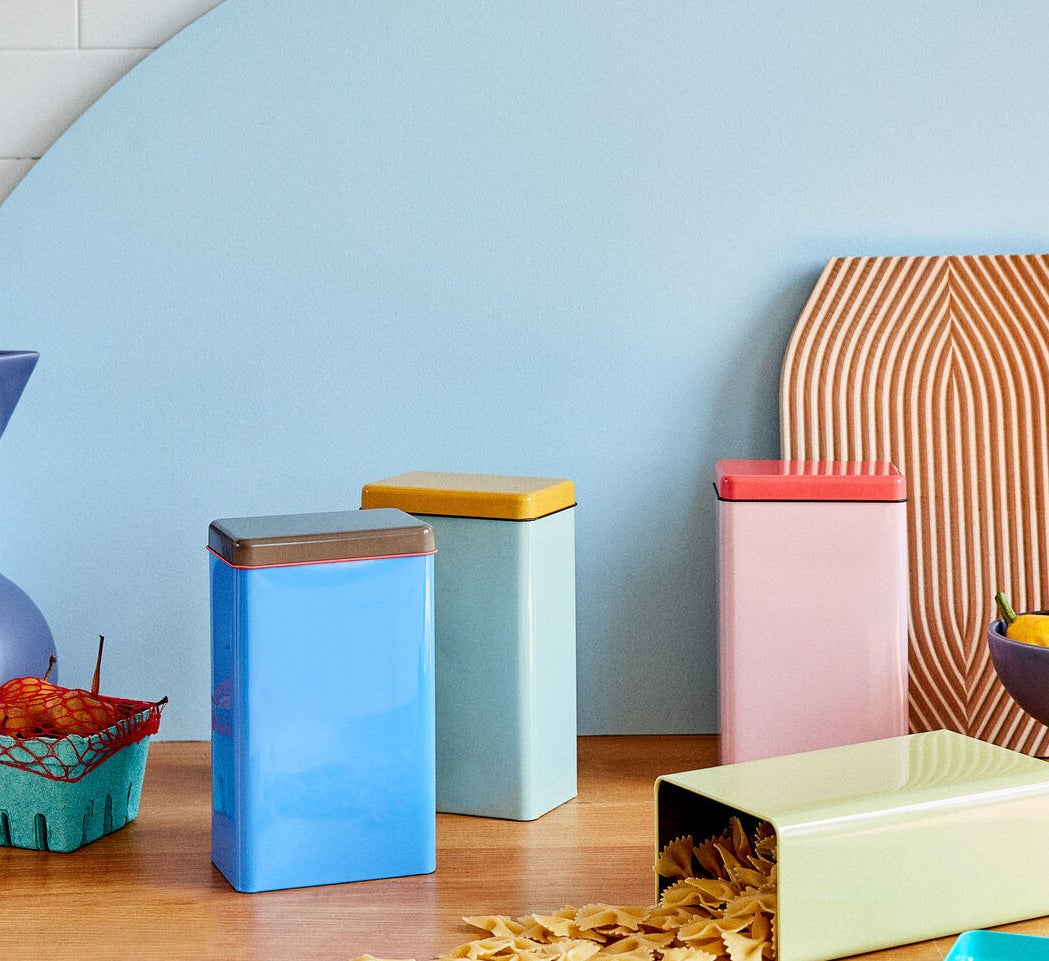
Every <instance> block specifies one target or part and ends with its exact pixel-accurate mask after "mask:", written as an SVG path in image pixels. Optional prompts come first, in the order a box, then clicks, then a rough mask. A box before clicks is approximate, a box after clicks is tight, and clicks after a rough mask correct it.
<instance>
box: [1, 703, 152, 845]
mask: <svg viewBox="0 0 1049 961" xmlns="http://www.w3.org/2000/svg"><path fill="white" fill-rule="evenodd" d="M106 700H109V701H117V700H118V699H116V698H107V699H106ZM165 702H166V701H160V702H158V703H150V702H131V701H122V703H123V704H124V705H127V706H128V707H129V708H130V707H131V706H135V707H136V708H137V710H136V711H135V713H133V714H129V715H128V716H127V717H124V718H121V719H120V720H119V721H117V722H116V723H115V724H113V725H112V726H110V727H108V728H106V729H105V730H103V731H99V732H98V733H95V734H90V735H86V736H81V735H78V734H70V735H67V736H65V737H33V738H14V737H8V736H6V735H0V847H15V848H29V849H32V850H37V851H56V852H70V851H75V850H77V849H78V848H80V847H83V846H84V845H85V844H89V843H90V842H92V841H96V840H98V839H99V838H100V837H103V836H104V835H106V834H110V833H112V832H113V831H116V830H118V829H120V828H122V827H124V825H126V824H128V823H129V822H131V821H133V820H134V819H135V818H136V817H137V816H138V809H139V802H140V799H141V796H142V784H143V780H144V777H145V771H146V758H147V754H148V751H149V740H150V736H151V735H152V734H154V733H156V731H157V730H158V728H159V726H160V712H161V709H162V707H163V705H164V703H165Z"/></svg>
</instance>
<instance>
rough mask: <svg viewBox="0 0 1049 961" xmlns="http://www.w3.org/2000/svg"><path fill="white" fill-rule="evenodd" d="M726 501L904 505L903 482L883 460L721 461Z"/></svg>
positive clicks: (718, 469) (719, 478)
mask: <svg viewBox="0 0 1049 961" xmlns="http://www.w3.org/2000/svg"><path fill="white" fill-rule="evenodd" d="M714 474H715V478H716V479H715V487H716V488H717V492H718V497H720V498H721V499H722V500H727V501H905V500H906V499H907V481H906V480H905V478H904V476H903V475H902V474H901V473H900V472H899V471H898V470H897V469H896V467H895V466H893V465H892V464H890V463H889V462H888V461H842V460H835V461H821V460H720V461H718V462H717V464H716V465H715V467H714Z"/></svg>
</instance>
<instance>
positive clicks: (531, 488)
mask: <svg viewBox="0 0 1049 961" xmlns="http://www.w3.org/2000/svg"><path fill="white" fill-rule="evenodd" d="M574 506H575V485H574V484H573V483H572V482H571V481H570V480H565V479H564V478H560V477H505V476H501V475H497V474H451V473H443V472H441V471H410V472H409V473H407V474H398V475H397V476H396V477H388V478H386V480H381V481H377V482H375V483H374V484H365V485H364V487H363V488H362V489H361V507H397V508H399V509H400V510H402V511H405V512H406V513H408V514H437V515H444V516H449V517H489V518H494V519H497V520H512V521H526V520H534V519H535V518H537V517H545V516H546V515H547V514H553V513H556V512H557V511H560V510H564V509H565V508H566V507H574Z"/></svg>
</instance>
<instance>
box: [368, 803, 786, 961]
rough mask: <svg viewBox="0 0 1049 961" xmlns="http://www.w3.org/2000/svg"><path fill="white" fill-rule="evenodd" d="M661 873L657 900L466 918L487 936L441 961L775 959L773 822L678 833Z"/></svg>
mask: <svg viewBox="0 0 1049 961" xmlns="http://www.w3.org/2000/svg"><path fill="white" fill-rule="evenodd" d="M655 871H656V873H657V874H658V875H659V876H660V877H663V878H666V879H668V880H670V881H671V882H672V883H671V884H670V885H669V886H668V887H667V888H665V889H664V890H663V893H662V895H661V896H660V899H659V902H658V903H657V904H654V905H651V906H649V907H616V906H613V905H609V904H589V905H586V906H585V907H581V908H574V907H565V908H562V909H561V910H560V911H557V912H555V913H554V914H546V915H544V914H531V915H527V916H525V917H521V918H516V919H512V918H509V917H505V916H503V915H491V916H483V917H468V918H464V919H463V920H465V921H466V922H467V923H468V924H470V925H472V926H473V927H475V928H478V929H479V930H481V931H484V932H486V935H487V936H486V937H482V938H479V939H478V940H475V941H469V942H467V943H466V944H461V945H459V946H458V947H457V948H454V949H452V950H451V951H448V952H446V953H445V954H442V955H441V956H440V958H439V959H437V961H452V959H467V961H601V959H604V958H616V959H618V961H773V959H774V957H775V953H774V949H773V944H774V937H773V932H774V925H775V913H776V836H775V832H774V831H773V829H772V827H771V826H770V825H769V824H767V823H764V822H761V823H759V824H758V825H757V827H756V829H755V831H754V834H753V836H748V834H747V832H746V831H745V830H744V829H743V826H742V825H741V823H740V821H739V820H738V819H737V818H733V819H732V821H731V822H730V824H729V826H728V828H727V829H726V830H725V832H724V833H722V834H721V835H718V836H717V837H712V838H709V839H707V840H706V841H703V842H701V843H699V844H695V843H693V839H692V837H691V836H688V837H682V838H678V839H677V840H675V841H672V842H671V843H670V844H668V845H667V846H666V847H665V848H664V849H663V850H662V851H661V852H660V854H659V857H658V858H657V859H656V864H655ZM355 961H376V959H374V958H372V956H371V955H362V956H361V957H360V958H357V959H355Z"/></svg>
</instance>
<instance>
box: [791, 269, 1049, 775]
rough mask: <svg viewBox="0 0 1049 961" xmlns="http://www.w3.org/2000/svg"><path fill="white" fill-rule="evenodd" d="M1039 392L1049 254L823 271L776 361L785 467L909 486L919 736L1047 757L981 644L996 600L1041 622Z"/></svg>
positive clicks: (1047, 580) (1045, 590)
mask: <svg viewBox="0 0 1049 961" xmlns="http://www.w3.org/2000/svg"><path fill="white" fill-rule="evenodd" d="M1047 385H1049V255H1031V256H993V257H992V256H987V257H871V258H864V257H857V258H840V259H835V260H832V261H830V262H829V263H828V264H827V266H826V268H825V269H824V271H823V274H822V276H821V277H820V279H819V282H818V283H817V285H816V288H815V290H814V291H813V293H812V296H811V298H810V299H809V302H808V304H807V305H806V307H805V310H804V312H803V313H802V315H801V318H800V319H799V321H798V324H797V326H796V327H795V330H794V332H793V335H792V337H791V340H790V343H789V345H788V347H787V351H786V354H785V357H784V363H783V372H782V380H781V385H780V416H781V430H782V434H781V436H782V456H783V457H784V458H789V459H809V458H812V459H830V460H889V461H892V462H893V463H895V464H896V466H897V467H899V468H900V470H901V471H902V472H903V474H904V475H905V477H906V479H907V486H908V495H909V501H908V522H909V527H910V530H909V551H910V580H911V599H910V645H911V654H910V716H911V726H912V728H913V729H914V730H916V731H924V730H933V729H938V728H948V729H950V730H955V731H960V732H962V733H964V734H968V735H970V736H972V737H979V738H982V739H984V740H988V741H992V742H994V743H997V744H1001V745H1004V746H1006V747H1011V748H1014V749H1016V750H1021V751H1026V752H1031V753H1038V754H1046V753H1049V730H1047V729H1046V728H1045V727H1043V726H1042V725H1040V724H1038V723H1037V722H1035V721H1034V720H1032V719H1031V718H1030V717H1029V716H1028V715H1027V714H1026V713H1025V712H1024V711H1022V710H1021V709H1020V708H1019V707H1017V706H1016V704H1015V703H1014V702H1013V700H1012V698H1011V697H1010V696H1009V695H1008V694H1007V693H1006V691H1005V689H1004V688H1003V687H1002V686H1001V684H1000V683H999V682H998V679H997V676H996V675H995V673H994V668H993V666H992V665H991V663H990V657H989V654H988V651H987V645H986V641H985V636H984V632H985V630H986V626H987V624H988V623H989V622H990V621H991V620H992V619H993V618H994V617H995V616H996V614H995V610H994V594H995V591H997V590H999V589H1001V590H1004V591H1005V592H1006V593H1007V594H1009V595H1010V597H1011V598H1012V600H1013V606H1014V607H1015V608H1016V609H1017V610H1037V609H1043V608H1049V558H1047V557H1046V550H1047V548H1049V534H1047V510H1046V502H1047V500H1049V419H1047V418H1049V408H1047V394H1049V386H1047Z"/></svg>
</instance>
